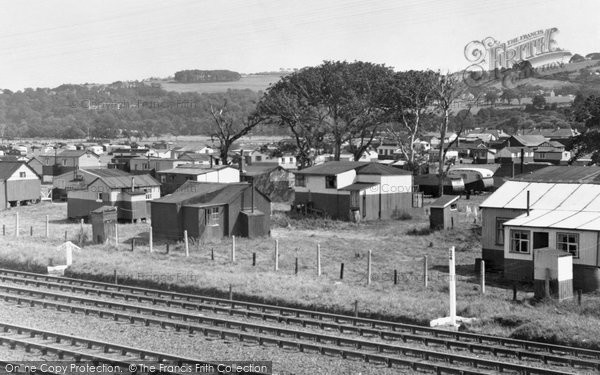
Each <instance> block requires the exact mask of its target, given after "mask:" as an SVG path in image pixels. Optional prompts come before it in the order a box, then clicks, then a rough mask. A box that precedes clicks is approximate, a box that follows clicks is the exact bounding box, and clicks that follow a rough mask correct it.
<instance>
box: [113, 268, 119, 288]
mask: <svg viewBox="0 0 600 375" xmlns="http://www.w3.org/2000/svg"><path fill="white" fill-rule="evenodd" d="M114 274H115V284H118V279H117V269H116V268H115V270H114Z"/></svg>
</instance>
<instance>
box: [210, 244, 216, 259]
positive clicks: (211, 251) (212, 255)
mask: <svg viewBox="0 0 600 375" xmlns="http://www.w3.org/2000/svg"><path fill="white" fill-rule="evenodd" d="M210 260H215V248H214V247H211V248H210Z"/></svg>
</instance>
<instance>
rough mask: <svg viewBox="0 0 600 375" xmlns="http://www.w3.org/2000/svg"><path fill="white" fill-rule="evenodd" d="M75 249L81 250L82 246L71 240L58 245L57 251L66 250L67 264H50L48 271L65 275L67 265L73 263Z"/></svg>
mask: <svg viewBox="0 0 600 375" xmlns="http://www.w3.org/2000/svg"><path fill="white" fill-rule="evenodd" d="M73 250H81V248H80V247H79V246H77V245H75V244H74V243H73V242H71V241H67V242H65V243H63V244H62V245H60V246H57V247H56V251H64V252H65V258H66V262H65V263H66V264H63V265H58V266H48V273H49V274H59V275H64V274H65V269H67V267H69V266H70V265H71V264H73Z"/></svg>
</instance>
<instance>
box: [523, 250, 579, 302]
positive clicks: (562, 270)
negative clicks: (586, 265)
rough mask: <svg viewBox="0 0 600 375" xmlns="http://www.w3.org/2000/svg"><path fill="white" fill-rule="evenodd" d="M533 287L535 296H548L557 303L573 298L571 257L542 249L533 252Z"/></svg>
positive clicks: (570, 255)
mask: <svg viewBox="0 0 600 375" xmlns="http://www.w3.org/2000/svg"><path fill="white" fill-rule="evenodd" d="M533 252H534V253H533V264H534V274H533V285H534V289H535V296H536V297H537V298H544V297H545V296H546V283H548V286H549V287H550V291H549V292H548V294H549V295H550V297H551V298H555V299H557V300H559V301H562V300H564V299H568V298H572V297H573V255H572V254H571V253H568V252H566V251H562V250H557V249H553V248H550V247H543V248H540V249H534V250H533Z"/></svg>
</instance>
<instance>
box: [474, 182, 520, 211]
mask: <svg viewBox="0 0 600 375" xmlns="http://www.w3.org/2000/svg"><path fill="white" fill-rule="evenodd" d="M527 186H529V184H528V183H526V182H518V181H506V182H505V183H504V184H502V186H500V187H499V188H498V190H496V191H495V192H494V193H493V194H492V195H490V196H489V197H488V198H487V199H486V200H485V201H483V202H482V203H481V205H480V207H482V208H483V207H490V208H504V206H506V204H508V202H510V201H511V200H512V199H513V198H514V197H515V196H516V195H517V194H519V193H520V192H521V191H523V189H525V188H526V187H527Z"/></svg>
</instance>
